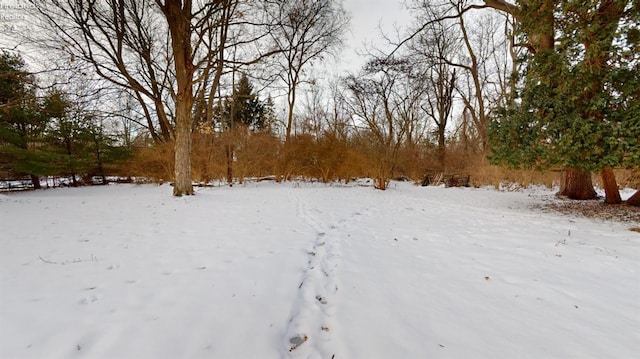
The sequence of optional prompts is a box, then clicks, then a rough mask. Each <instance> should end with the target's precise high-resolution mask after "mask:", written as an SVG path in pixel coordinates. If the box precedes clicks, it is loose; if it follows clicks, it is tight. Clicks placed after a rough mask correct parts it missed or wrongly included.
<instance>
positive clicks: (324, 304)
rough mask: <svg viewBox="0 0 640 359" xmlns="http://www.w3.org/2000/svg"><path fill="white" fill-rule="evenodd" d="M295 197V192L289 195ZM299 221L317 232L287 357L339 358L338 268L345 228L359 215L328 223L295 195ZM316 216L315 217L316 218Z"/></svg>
mask: <svg viewBox="0 0 640 359" xmlns="http://www.w3.org/2000/svg"><path fill="white" fill-rule="evenodd" d="M290 194H292V195H293V192H290ZM293 197H294V198H295V201H296V205H297V215H298V218H300V219H302V220H303V221H304V222H305V223H307V224H308V225H309V226H310V227H311V228H312V229H313V230H314V232H315V238H314V239H313V242H312V244H311V247H310V249H309V250H308V251H307V258H308V260H307V265H306V267H305V269H304V273H303V274H302V277H301V280H300V282H299V283H297V288H296V289H297V291H298V296H297V298H296V300H295V302H294V306H293V308H292V311H291V315H290V318H289V323H288V326H287V331H286V334H285V338H284V339H285V343H284V346H285V349H286V350H285V353H287V354H286V355H285V357H287V356H289V357H295V358H335V357H339V356H338V353H339V351H340V348H341V345H340V340H339V338H341V335H339V334H338V333H339V328H337V327H336V326H335V324H336V320H335V308H336V306H337V302H338V301H337V293H338V291H339V289H340V287H339V286H340V284H339V281H338V267H339V265H340V263H339V260H340V257H341V249H340V241H341V240H342V239H343V238H341V236H343V235H344V229H346V226H347V224H350V223H351V222H352V221H353V220H354V219H355V218H356V217H358V216H360V215H361V213H360V212H356V213H354V214H352V215H350V216H348V217H345V218H342V219H339V220H338V221H337V222H336V223H335V224H327V223H325V222H323V221H322V220H321V219H320V215H321V214H322V212H321V211H320V210H319V209H317V208H308V207H307V206H306V205H305V203H303V201H302V200H301V199H300V198H298V197H296V196H293ZM314 213H315V215H314Z"/></svg>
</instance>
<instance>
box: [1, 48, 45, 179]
mask: <svg viewBox="0 0 640 359" xmlns="http://www.w3.org/2000/svg"><path fill="white" fill-rule="evenodd" d="M34 82H35V80H34V77H33V76H32V75H31V74H30V73H29V72H28V71H27V70H26V66H25V63H24V61H23V60H22V58H21V57H20V56H19V55H13V54H10V53H8V52H2V53H1V54H0V167H2V168H3V169H5V170H8V171H9V173H12V174H13V175H14V176H23V175H28V176H30V177H31V181H32V183H33V186H34V188H40V179H39V176H41V175H46V174H49V173H50V172H51V171H52V166H51V163H52V162H53V161H52V154H51V153H49V152H47V151H46V146H44V143H43V135H44V131H45V128H46V119H45V118H44V117H43V116H42V114H41V113H40V106H39V104H38V101H37V99H36V96H35V84H34Z"/></svg>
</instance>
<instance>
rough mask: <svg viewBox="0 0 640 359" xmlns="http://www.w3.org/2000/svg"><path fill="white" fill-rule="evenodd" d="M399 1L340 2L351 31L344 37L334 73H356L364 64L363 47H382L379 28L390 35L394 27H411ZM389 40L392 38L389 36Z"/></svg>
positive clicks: (401, 0) (360, 0)
mask: <svg viewBox="0 0 640 359" xmlns="http://www.w3.org/2000/svg"><path fill="white" fill-rule="evenodd" d="M403 2H404V1H403V0H344V7H345V9H346V10H347V11H348V12H349V13H350V15H351V31H350V32H349V33H348V34H347V39H346V44H347V46H346V47H345V48H344V50H343V55H344V56H341V59H342V64H340V65H339V66H338V71H340V70H349V71H354V72H355V71H357V70H358V69H359V68H360V66H362V65H363V64H364V61H365V57H363V56H359V55H358V52H359V53H362V52H364V49H365V45H366V46H370V45H371V44H373V45H374V46H376V47H382V46H384V44H385V42H384V41H383V39H382V36H381V34H380V29H379V28H380V27H381V28H382V29H384V31H385V32H386V33H393V32H394V27H396V26H397V27H400V28H405V27H406V26H407V25H408V24H409V23H411V21H412V18H411V14H410V13H409V12H408V11H407V10H406V9H405V8H404V5H403ZM392 37H393V36H392Z"/></svg>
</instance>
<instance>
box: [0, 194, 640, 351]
mask: <svg viewBox="0 0 640 359" xmlns="http://www.w3.org/2000/svg"><path fill="white" fill-rule="evenodd" d="M551 196H552V192H551V191H547V190H542V189H537V190H527V191H521V192H497V191H494V190H488V189H472V188H454V189H445V188H442V187H417V186H413V185H412V184H409V183H392V184H391V188H390V189H389V190H388V191H385V192H381V191H376V190H373V189H372V188H370V187H361V186H336V185H334V186H326V185H321V184H312V183H284V184H275V183H264V182H263V183H249V184H246V185H244V186H235V187H233V188H228V187H218V188H203V189H199V190H198V193H197V195H196V196H194V197H182V198H174V197H172V196H171V189H170V187H168V186H166V185H165V186H152V185H140V186H136V185H111V186H105V187H87V188H77V189H52V190H44V191H34V192H26V193H15V194H11V195H0V226H1V227H0V228H1V231H0V246H1V248H0V357H1V358H20V357H33V358H62V357H64V358H70V357H84V358H197V357H202V358H288V357H292V358H326V359H329V358H587V357H592V358H631V357H637V355H638V354H639V353H640V233H637V232H632V231H629V230H628V228H629V227H630V226H631V225H633V224H631V225H630V224H629V223H613V222H604V221H598V220H589V219H584V218H578V217H571V216H566V215H561V214H557V213H545V212H542V211H539V210H535V209H532V208H531V207H532V205H535V204H539V203H542V202H543V201H544V200H547V199H548V198H549V197H551Z"/></svg>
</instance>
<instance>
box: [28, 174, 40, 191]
mask: <svg viewBox="0 0 640 359" xmlns="http://www.w3.org/2000/svg"><path fill="white" fill-rule="evenodd" d="M30 176H31V183H32V184H33V189H40V188H42V186H40V177H38V176H37V175H30Z"/></svg>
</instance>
